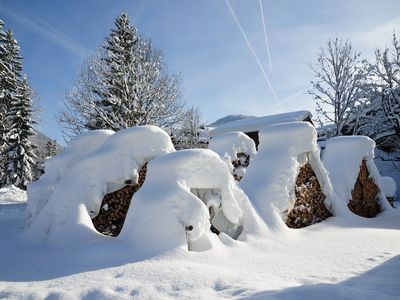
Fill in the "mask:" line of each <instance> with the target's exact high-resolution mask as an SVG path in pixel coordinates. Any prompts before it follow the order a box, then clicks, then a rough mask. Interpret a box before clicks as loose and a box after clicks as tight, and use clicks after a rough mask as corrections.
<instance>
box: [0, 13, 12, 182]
mask: <svg viewBox="0 0 400 300" xmlns="http://www.w3.org/2000/svg"><path fill="white" fill-rule="evenodd" d="M3 26H4V22H3V21H2V20H0V182H1V181H2V179H3V176H4V173H5V172H4V171H5V155H4V153H5V152H4V151H5V115H6V111H7V105H6V99H5V94H6V93H5V89H6V82H7V81H8V80H7V77H8V76H10V71H9V68H8V67H7V66H8V63H7V48H6V41H7V39H6V37H7V35H6V33H5V32H4V31H3Z"/></svg>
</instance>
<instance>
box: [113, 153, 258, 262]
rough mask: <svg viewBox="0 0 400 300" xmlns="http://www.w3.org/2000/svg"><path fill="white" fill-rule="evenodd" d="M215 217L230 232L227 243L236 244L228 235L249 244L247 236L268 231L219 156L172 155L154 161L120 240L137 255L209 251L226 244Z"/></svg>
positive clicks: (225, 235)
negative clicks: (180, 251) (187, 250)
mask: <svg viewBox="0 0 400 300" xmlns="http://www.w3.org/2000/svg"><path fill="white" fill-rule="evenodd" d="M199 191H203V192H202V193H199ZM207 191H208V192H209V193H207ZM195 194H197V195H201V196H199V197H197V196H196V195H195ZM201 198H202V199H201ZM212 212H216V214H214V219H215V221H216V223H215V224H214V225H215V226H216V227H218V230H219V231H220V232H224V233H225V234H224V233H221V234H220V235H219V238H220V239H221V240H223V241H227V240H230V241H232V240H231V239H230V238H229V237H228V236H231V237H233V238H237V237H238V238H239V239H241V240H244V239H246V236H247V234H261V233H262V230H263V228H264V230H265V225H264V224H263V222H262V220H261V219H260V218H259V217H258V216H257V214H256V213H255V211H254V209H253V208H252V206H251V204H250V202H249V200H248V198H247V197H246V195H245V194H244V193H243V192H242V191H241V190H240V189H239V188H238V186H237V185H236V183H235V182H234V179H233V177H232V175H231V173H230V172H229V169H228V168H227V166H226V164H225V163H224V162H223V160H222V159H221V158H220V157H219V156H218V155H217V154H216V153H215V152H213V151H211V150H207V149H196V150H182V151H178V152H174V153H170V154H167V155H164V156H161V157H158V158H156V159H154V160H152V161H150V162H149V164H148V171H147V175H146V180H145V182H144V184H143V186H142V188H141V189H140V190H139V191H138V192H137V193H136V194H135V198H134V201H133V203H132V204H131V207H130V208H129V211H128V215H127V217H126V221H125V225H124V227H123V229H122V232H121V234H120V236H119V237H118V238H121V239H122V240H124V241H128V242H129V243H130V244H131V245H132V247H133V248H134V249H136V251H135V252H137V253H151V255H156V254H159V253H162V252H164V251H166V250H170V249H174V248H177V247H182V248H185V249H188V248H189V250H194V251H203V250H207V249H210V248H211V247H213V245H215V244H216V243H218V242H220V239H219V238H218V237H217V236H216V235H215V234H213V233H212V232H211V231H210V227H211V224H210V214H211V213H212ZM214 219H213V220H211V223H213V221H214Z"/></svg>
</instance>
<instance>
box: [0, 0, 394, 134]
mask: <svg viewBox="0 0 400 300" xmlns="http://www.w3.org/2000/svg"><path fill="white" fill-rule="evenodd" d="M230 3H231V6H232V8H233V10H234V12H235V13H236V15H237V18H238V20H239V22H240V25H241V26H242V27H243V29H244V31H245V33H246V35H247V37H248V40H249V41H250V45H251V47H252V48H253V49H254V52H255V53H256V55H257V57H258V58H259V60H260V62H261V64H262V66H263V69H264V71H265V73H266V75H267V76H268V79H269V81H270V83H271V85H272V87H273V89H274V91H275V94H276V96H277V98H278V100H279V103H280V106H281V107H282V110H283V111H293V110H300V109H308V110H311V111H312V112H313V110H314V102H313V100H312V98H311V97H310V96H309V95H307V93H306V91H307V89H308V88H309V87H310V84H309V82H310V80H312V79H313V74H312V72H311V71H310V68H309V64H310V63H313V62H314V60H315V57H316V54H317V52H318V50H319V48H320V47H321V46H323V45H324V44H325V43H326V41H327V39H328V38H330V37H336V36H337V37H341V38H345V39H350V40H351V41H352V43H353V46H354V48H355V49H357V50H359V51H361V52H362V53H363V55H364V57H366V58H369V59H372V58H373V51H374V49H375V48H376V47H384V46H385V45H389V43H390V39H391V35H392V34H393V32H397V33H399V32H400V14H399V11H400V1H398V0H364V1H356V0H342V1H335V0H329V1H328V0H326V1H323V0H319V1H317V0H290V1H289V0H282V1H272V0H268V1H267V0H262V5H263V12H264V17H265V22H266V29H267V36H268V42H269V48H270V56H271V61H272V69H271V67H270V64H269V59H268V54H267V50H266V42H265V36H264V30H263V25H262V19H261V11H260V6H259V1H258V0H231V1H230ZM123 10H125V11H127V12H128V14H129V15H130V17H131V21H132V23H133V24H134V25H135V26H136V27H137V28H138V30H139V31H140V32H141V33H142V34H144V35H145V36H146V37H147V38H150V39H151V40H152V41H153V43H154V44H155V45H156V46H157V47H158V48H161V49H162V50H163V51H164V54H165V59H166V62H167V63H168V65H169V67H170V70H171V71H173V72H176V73H179V72H182V74H183V89H184V96H185V99H186V101H187V102H188V103H189V104H194V105H197V106H198V107H199V108H200V109H201V111H202V113H203V117H204V119H205V121H207V122H212V121H215V120H216V119H217V118H219V117H223V116H225V115H227V114H237V113H242V114H251V115H258V116H261V115H267V114H273V113H279V112H281V108H280V107H279V105H278V104H277V103H276V100H275V99H274V97H273V94H272V93H271V89H270V88H269V87H268V85H267V84H266V81H265V78H264V76H263V73H262V71H261V69H260V67H259V66H258V64H257V62H256V60H255V58H254V56H253V55H252V53H251V52H250V49H249V47H248V45H247V44H246V41H245V39H244V38H243V36H242V34H241V32H240V30H239V27H238V25H237V24H236V23H235V21H234V18H233V17H232V15H231V13H230V11H229V9H228V6H227V4H226V1H225V0H202V1H194V0H193V1H188V0H180V1H173V0H169V1H163V0H159V1H155V0H154V1H153V0H147V1H146V0H143V1H137V0H131V1H122V0H121V1H105V0H96V1H95V0H85V1H76V0H69V1H61V0H53V1H15V0H2V1H1V2H0V18H1V19H3V20H4V21H5V23H6V28H12V30H13V31H14V33H15V37H16V39H17V40H18V42H19V43H20V46H21V52H22V55H23V57H24V68H25V72H26V73H27V74H28V76H29V78H30V81H31V83H32V85H33V87H34V89H35V90H36V92H37V94H38V95H39V98H40V105H41V106H42V107H43V108H44V112H43V113H42V119H43V121H42V123H41V124H39V129H40V130H41V131H42V132H44V133H45V134H47V135H48V136H50V137H52V138H56V139H57V140H58V141H62V137H61V129H60V128H59V127H58V125H57V123H56V121H55V117H54V115H55V114H56V113H57V112H58V111H59V110H60V109H61V108H62V103H63V98H64V95H65V92H66V90H68V89H69V88H71V87H72V86H73V83H74V80H75V78H76V75H77V73H78V72H79V67H80V66H81V65H82V63H83V62H84V60H85V59H86V58H87V56H89V55H90V54H92V53H93V52H94V51H95V50H96V49H97V48H98V47H100V45H101V44H102V42H103V40H104V37H105V36H107V35H108V33H109V31H110V29H111V27H112V26H113V22H114V18H115V16H117V15H118V14H119V13H120V12H121V11H123Z"/></svg>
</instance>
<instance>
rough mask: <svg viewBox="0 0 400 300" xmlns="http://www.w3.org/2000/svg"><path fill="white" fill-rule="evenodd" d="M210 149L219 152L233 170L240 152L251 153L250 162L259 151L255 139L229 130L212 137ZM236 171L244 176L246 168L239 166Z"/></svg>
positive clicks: (240, 175)
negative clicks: (234, 162)
mask: <svg viewBox="0 0 400 300" xmlns="http://www.w3.org/2000/svg"><path fill="white" fill-rule="evenodd" d="M208 149H210V150H213V151H214V152H216V153H218V154H219V156H220V157H221V158H223V159H224V161H225V162H226V164H227V165H228V167H229V168H230V169H231V170H233V165H232V161H233V160H237V159H238V156H237V154H238V153H244V154H246V155H249V157H250V162H251V160H252V159H253V158H254V156H255V155H256V153H257V151H256V145H255V143H254V141H253V140H252V139H251V138H249V137H248V136H247V135H246V134H244V133H243V132H240V131H234V132H228V133H224V134H221V135H218V136H216V137H214V138H212V139H211V141H210V143H209V144H208ZM234 172H236V174H237V175H238V176H239V177H240V178H242V177H243V176H244V174H245V172H246V168H243V167H242V168H238V169H237V170H235V171H234Z"/></svg>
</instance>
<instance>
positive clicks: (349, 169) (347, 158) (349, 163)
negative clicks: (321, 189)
mask: <svg viewBox="0 0 400 300" xmlns="http://www.w3.org/2000/svg"><path fill="white" fill-rule="evenodd" d="M374 150H375V142H374V141H373V140H372V139H370V138H368V137H366V136H341V137H335V138H332V139H329V140H328V141H327V143H326V148H325V151H324V154H323V157H322V161H323V163H324V165H325V167H326V169H327V170H328V172H329V177H330V179H331V183H332V186H333V189H334V190H335V192H336V194H337V196H338V198H339V199H341V201H342V202H343V204H346V205H347V203H348V201H349V200H350V199H351V198H352V196H351V191H352V190H353V188H354V184H355V183H356V180H357V177H358V173H359V171H360V165H361V163H362V161H363V160H366V164H367V168H368V171H369V173H370V177H372V178H373V180H374V182H375V184H376V185H377V186H378V187H379V190H380V192H379V194H378V199H379V202H380V204H381V208H382V209H383V210H388V211H391V210H392V208H391V206H390V204H389V202H388V201H387V200H386V195H385V194H384V192H385V191H388V192H391V193H393V188H394V187H393V182H390V183H389V180H388V179H382V176H381V175H380V174H379V171H378V169H377V167H376V165H375V162H374Z"/></svg>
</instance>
